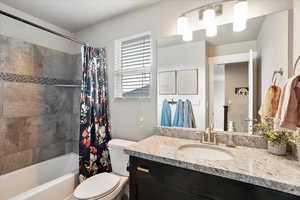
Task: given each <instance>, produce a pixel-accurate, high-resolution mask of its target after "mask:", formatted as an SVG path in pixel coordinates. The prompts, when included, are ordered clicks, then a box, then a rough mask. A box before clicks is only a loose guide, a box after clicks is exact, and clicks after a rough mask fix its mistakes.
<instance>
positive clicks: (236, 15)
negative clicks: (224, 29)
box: [233, 0, 248, 32]
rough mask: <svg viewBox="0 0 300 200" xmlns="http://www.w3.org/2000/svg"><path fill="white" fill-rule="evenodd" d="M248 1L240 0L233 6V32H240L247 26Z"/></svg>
mask: <svg viewBox="0 0 300 200" xmlns="http://www.w3.org/2000/svg"><path fill="white" fill-rule="evenodd" d="M247 20H248V2H247V1H246V0H240V1H239V2H238V3H237V4H235V5H234V8H233V32H241V31H244V30H245V29H246V28H247Z"/></svg>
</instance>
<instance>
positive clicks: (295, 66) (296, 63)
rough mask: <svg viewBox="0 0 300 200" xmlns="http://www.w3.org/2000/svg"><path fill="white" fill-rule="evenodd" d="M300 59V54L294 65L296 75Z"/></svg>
mask: <svg viewBox="0 0 300 200" xmlns="http://www.w3.org/2000/svg"><path fill="white" fill-rule="evenodd" d="M299 61H300V56H298V58H297V60H296V62H295V65H294V75H296V70H297V65H298V62H299Z"/></svg>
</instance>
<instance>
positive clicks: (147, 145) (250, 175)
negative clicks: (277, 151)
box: [125, 135, 300, 196]
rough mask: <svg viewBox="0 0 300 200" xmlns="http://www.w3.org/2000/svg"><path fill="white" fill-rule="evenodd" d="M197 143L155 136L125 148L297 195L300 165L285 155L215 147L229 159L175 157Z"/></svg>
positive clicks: (190, 167) (160, 159)
mask: <svg viewBox="0 0 300 200" xmlns="http://www.w3.org/2000/svg"><path fill="white" fill-rule="evenodd" d="M185 144H200V142H199V141H196V140H188V139H180V138H173V137H166V136H158V135H154V136H151V137H149V138H146V139H144V140H142V141H140V142H138V143H136V144H134V145H132V146H129V147H127V148H126V149H125V152H126V153H127V154H129V155H131V156H135V157H139V158H143V159H147V160H152V161H156V162H160V163H164V164H169V165H172V166H176V167H181V168H185V169H190V170H194V171H198V172H203V173H207V174H212V175H216V176H221V177H225V178H229V179H233V180H237V181H241V182H245V183H250V184H254V185H258V186H263V187H266V188H270V189H274V190H278V191H282V192H286V193H290V194H294V195H297V196H300V165H299V164H298V162H297V161H294V160H289V159H288V158H287V157H280V156H274V155H271V154H269V153H267V151H266V150H264V149H255V148H249V147H240V146H238V147H235V148H230V147H225V146H220V145H218V146H215V147H218V148H221V149H223V150H226V151H227V152H230V153H231V154H232V155H233V157H234V158H233V159H231V160H218V161H216V160H199V159H196V158H193V156H190V155H189V156H186V157H184V156H182V155H180V156H178V153H177V149H178V147H180V146H182V145H185Z"/></svg>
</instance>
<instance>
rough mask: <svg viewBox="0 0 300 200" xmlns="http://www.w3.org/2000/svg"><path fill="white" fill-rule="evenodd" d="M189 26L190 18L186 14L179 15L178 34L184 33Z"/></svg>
mask: <svg viewBox="0 0 300 200" xmlns="http://www.w3.org/2000/svg"><path fill="white" fill-rule="evenodd" d="M188 26H189V21H188V18H187V17H186V16H181V17H179V18H178V19H177V34H179V35H183V34H184V32H185V30H186V29H187V27H188Z"/></svg>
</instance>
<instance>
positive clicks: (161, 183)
mask: <svg viewBox="0 0 300 200" xmlns="http://www.w3.org/2000/svg"><path fill="white" fill-rule="evenodd" d="M129 171H130V200H296V199H297V200H299V199H300V197H296V196H293V195H290V194H286V193H282V192H278V191H274V190H270V189H267V188H263V187H259V186H254V185H251V184H247V183H242V182H239V181H235V180H231V179H227V178H222V177H219V176H214V175H209V174H205V173H200V172H196V171H192V170H187V169H183V168H179V167H174V166H170V165H166V164H162V163H158V162H153V161H149V160H145V159H141V158H137V157H133V156H131V157H130V165H129Z"/></svg>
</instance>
